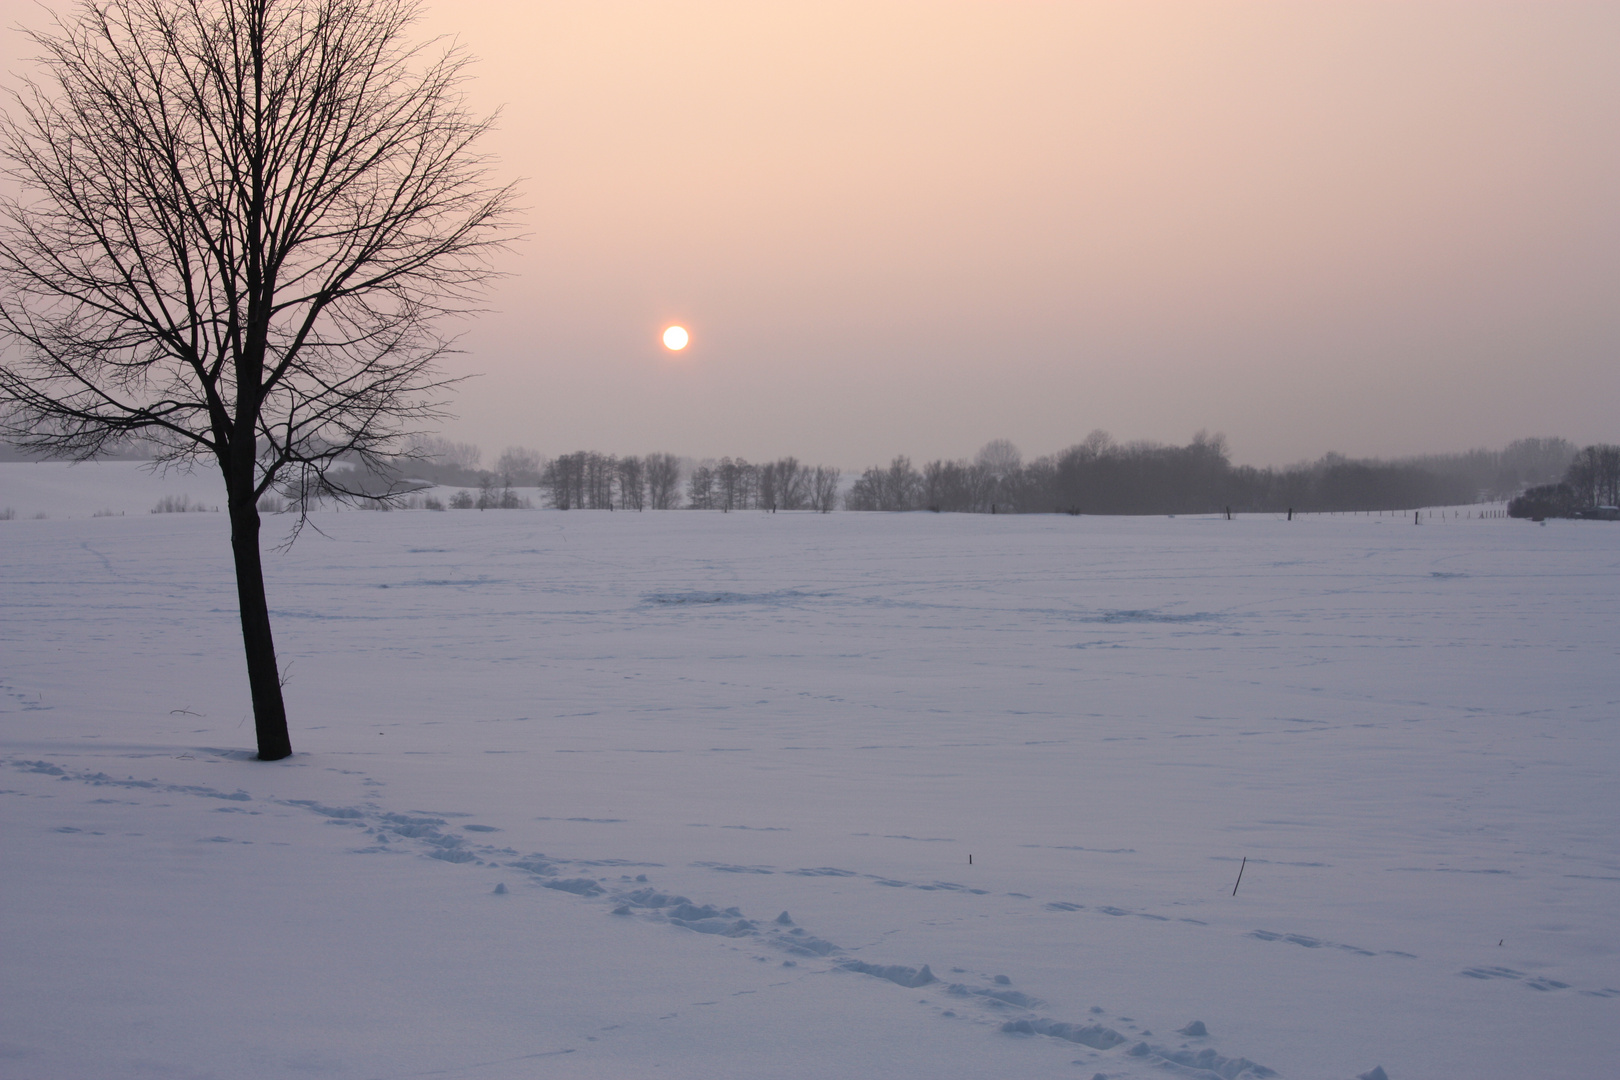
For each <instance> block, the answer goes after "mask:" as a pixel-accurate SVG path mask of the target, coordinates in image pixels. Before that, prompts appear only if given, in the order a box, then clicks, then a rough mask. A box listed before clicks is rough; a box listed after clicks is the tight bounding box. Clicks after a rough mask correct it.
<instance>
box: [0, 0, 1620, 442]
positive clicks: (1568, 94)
mask: <svg viewBox="0 0 1620 1080" xmlns="http://www.w3.org/2000/svg"><path fill="white" fill-rule="evenodd" d="M9 7H10V12H9V14H10V20H8V21H17V20H21V21H23V22H26V23H32V22H34V21H35V20H36V19H37V16H36V15H34V14H33V13H32V12H31V10H30V9H28V8H27V7H25V6H24V5H22V4H12V5H9ZM421 30H422V32H423V34H424V35H427V34H432V33H444V34H453V35H455V36H456V37H457V38H459V40H460V41H461V42H462V43H463V44H464V45H465V46H466V47H467V48H468V49H469V50H470V51H471V52H473V53H474V54H475V55H476V56H478V57H479V59H480V62H479V63H478V64H477V66H476V67H475V69H474V73H475V81H474V83H473V84H472V85H471V86H470V87H469V93H470V95H471V97H472V99H473V100H474V102H475V103H476V104H477V105H478V107H480V108H493V107H495V106H501V107H502V109H503V113H502V120H501V124H500V130H499V131H498V133H497V134H496V135H495V136H494V137H493V138H492V139H491V140H490V143H489V149H490V150H492V151H493V152H494V153H496V154H497V155H498V156H499V158H500V165H499V169H500V175H501V176H502V177H503V178H509V177H523V178H524V180H523V190H524V199H523V201H524V203H525V205H526V207H527V210H526V216H525V220H524V223H523V230H524V231H525V232H526V233H527V238H526V239H525V240H524V241H523V242H521V243H519V244H518V245H516V246H515V247H514V249H513V251H512V253H511V255H510V256H509V258H507V259H506V261H505V263H504V269H506V270H507V271H508V272H509V273H510V275H511V276H510V277H508V278H507V279H506V280H504V281H503V282H501V283H500V284H499V286H498V287H497V289H496V290H495V292H494V293H493V294H492V296H491V298H490V304H491V307H492V308H493V310H492V311H491V312H490V313H489V314H487V315H484V316H482V317H480V318H479V319H477V320H476V321H474V322H472V323H469V324H468V325H467V328H466V329H467V333H466V336H465V338H464V339H463V344H464V347H465V348H466V349H467V354H466V355H465V356H463V357H460V358H458V359H457V361H456V362H455V365H454V366H455V369H456V370H457V371H458V372H469V373H470V372H479V373H482V375H481V377H480V378H478V379H476V380H474V381H471V382H469V383H467V384H466V385H465V386H464V387H463V388H462V389H461V391H460V392H459V393H458V395H457V398H456V401H455V404H454V409H455V411H456V412H457V413H458V414H459V417H458V419H457V420H455V421H453V422H451V424H450V425H449V426H448V427H447V429H446V434H449V435H451V436H452V437H454V438H457V439H464V440H469V441H476V442H478V443H480V444H481V445H483V447H484V448H485V452H486V456H487V457H491V458H492V457H493V456H494V454H495V453H498V452H499V450H500V448H501V447H502V446H505V445H509V444H524V445H529V446H533V447H536V448H538V449H540V450H542V451H543V452H545V453H547V454H556V453H561V452H565V451H570V450H574V449H598V450H602V451H606V452H616V453H645V452H648V451H653V450H668V451H673V452H675V453H680V454H690V455H694V456H700V457H701V456H710V455H721V454H734V455H737V454H740V455H743V456H745V457H748V458H751V459H759V458H768V457H775V456H779V455H783V454H794V455H797V456H798V457H800V458H801V459H806V460H810V461H817V462H827V463H829V464H837V465H841V466H843V467H845V468H854V467H862V466H864V465H867V464H871V463H874V462H878V461H886V460H887V459H888V458H889V457H891V456H893V455H894V454H896V453H907V454H910V455H911V456H912V457H913V458H916V459H927V458H933V457H938V456H945V457H957V456H967V455H971V454H972V453H973V452H974V451H975V450H976V449H977V448H978V447H979V446H980V445H982V444H983V443H984V442H986V441H987V440H989V439H992V438H997V437H1005V438H1010V439H1012V440H1013V441H1014V442H1016V443H1017V444H1018V445H1019V446H1020V447H1021V448H1022V449H1023V450H1024V452H1025V454H1026V456H1033V455H1036V454H1040V453H1046V452H1051V451H1054V450H1057V449H1060V448H1062V447H1064V446H1066V445H1069V444H1071V443H1073V442H1076V441H1078V440H1080V439H1081V438H1083V437H1084V436H1085V434H1086V433H1087V432H1088V431H1090V430H1092V429H1093V428H1099V427H1101V428H1106V429H1107V430H1109V431H1111V432H1112V433H1113V434H1114V435H1115V436H1116V437H1117V438H1121V439H1133V438H1150V439H1156V440H1163V441H1175V442H1184V441H1186V440H1187V439H1188V438H1189V437H1190V436H1191V435H1192V434H1193V433H1194V432H1195V431H1197V430H1198V429H1200V428H1208V429H1209V430H1211V431H1223V432H1225V433H1226V434H1227V435H1228V437H1229V439H1230V442H1231V445H1232V448H1233V452H1234V457H1235V459H1236V460H1238V461H1242V462H1249V463H1256V464H1282V463H1286V462H1290V461H1294V460H1298V459H1302V458H1314V457H1316V456H1318V455H1320V454H1322V453H1323V452H1325V451H1328V450H1338V451H1341V452H1344V453H1348V454H1352V455H1384V456H1390V455H1396V454H1405V453H1414V452H1424V451H1434V450H1451V449H1463V448H1467V447H1471V446H1478V445H1491V446H1495V445H1501V444H1502V443H1505V442H1507V441H1508V440H1511V439H1513V438H1518V437H1521V436H1525V435H1539V434H1562V435H1565V436H1567V437H1569V438H1571V439H1574V440H1577V441H1580V442H1588V441H1596V440H1607V441H1616V440H1620V420H1617V413H1620V409H1617V406H1620V198H1617V195H1616V193H1617V192H1620V135H1617V133H1620V63H1617V62H1616V57H1620V5H1617V4H1613V3H1592V4H1562V3H1558V4H1555V3H1518V4H1502V3H1479V2H1468V3H1446V4H1440V3H1424V2H1401V3H1393V2H1392V3H1323V2H1310V3H1307V2H1303V0H1302V2H1299V3H1241V4H1239V3H1215V2H1208V0H1199V2H1192V3H1153V2H1143V0H1128V2H1119V3H1061V4H1060V3H991V2H981V3H951V2H927V3H887V2H882V0H861V2H859V3H848V4H844V3H836V2H828V0H816V2H814V3H803V4H790V3H776V2H772V3H759V2H738V0H720V2H714V3H677V2H656V3H615V2H610V0H589V2H569V3H545V2H522V3H516V2H485V0H464V2H459V3H449V2H445V0H433V2H432V3H430V5H429V7H428V9H427V18H426V19H425V21H424V23H423V25H422V27H421ZM9 36H10V37H11V38H12V40H11V41H9V42H8V43H7V46H6V54H7V56H8V57H11V56H15V55H16V54H17V53H18V52H19V43H18V42H17V41H16V40H15V35H9ZM672 321H676V322H681V323H683V324H685V325H686V326H688V327H689V328H690V329H691V330H692V335H693V338H692V345H691V347H690V348H689V349H688V350H687V352H686V353H685V354H683V356H682V358H681V359H679V360H678V361H677V360H672V359H671V358H670V355H669V354H668V353H666V352H665V351H664V350H663V349H662V348H661V346H660V344H659V340H658V336H659V333H660V331H661V330H662V328H663V327H664V326H665V325H667V324H668V323H669V322H672Z"/></svg>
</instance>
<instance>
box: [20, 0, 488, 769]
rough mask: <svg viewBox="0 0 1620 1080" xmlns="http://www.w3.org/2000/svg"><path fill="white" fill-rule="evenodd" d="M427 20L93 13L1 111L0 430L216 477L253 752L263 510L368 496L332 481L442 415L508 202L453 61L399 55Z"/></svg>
mask: <svg viewBox="0 0 1620 1080" xmlns="http://www.w3.org/2000/svg"><path fill="white" fill-rule="evenodd" d="M415 17H416V7H415V6H414V4H412V3H410V2H409V0H86V2H85V3H83V4H81V5H80V6H79V8H78V9H77V12H76V14H75V15H74V16H73V17H71V18H60V17H59V18H58V19H57V20H56V21H55V24H54V26H52V27H51V28H50V29H48V30H45V31H41V32H36V33H34V34H32V35H31V37H32V41H33V43H34V45H35V46H37V47H38V49H39V50H40V52H41V55H40V57H39V60H38V63H39V65H40V68H39V70H40V74H39V76H38V77H37V78H36V79H32V80H28V81H25V82H24V84H23V87H22V89H21V91H20V92H19V93H17V94H15V95H14V96H13V103H12V104H13V108H12V109H11V111H10V112H9V113H8V114H7V115H6V116H4V117H3V118H0V154H3V156H4V158H5V159H6V166H7V167H6V174H7V176H8V177H9V178H10V179H11V180H13V181H14V182H16V183H17V184H18V185H19V186H20V189H21V193H22V197H21V198H20V199H18V198H8V199H5V200H4V201H0V218H3V223H0V334H4V336H5V337H6V338H8V339H9V341H8V344H9V346H10V348H9V349H8V350H7V352H6V355H5V358H4V360H3V361H0V410H3V411H0V434H3V435H4V436H5V437H6V438H8V439H11V440H12V441H14V442H17V443H19V444H21V445H23V446H26V447H29V448H31V449H34V450H36V451H46V452H49V453H53V454H57V455H62V456H71V457H76V458H81V459H83V458H90V457H94V456H96V455H97V454H99V453H101V452H104V451H106V450H107V449H109V448H110V447H113V446H116V445H117V444H118V443H119V442H120V441H122V440H126V439H128V438H130V437H132V436H135V437H144V438H146V439H149V440H152V441H153V442H154V444H155V445H156V446H157V447H158V448H159V452H160V454H161V457H162V459H163V460H166V461H170V462H189V461H196V460H202V461H209V462H212V463H213V464H215V465H216V466H217V467H218V468H219V469H220V471H221V472H222V473H223V475H224V479H225V487H226V491H227V495H228V501H229V507H230V523H231V548H232V551H233V553H234V556H235V565H236V581H237V596H238V601H239V604H240V610H241V620H242V635H243V644H244V648H245V651H246V655H247V668H248V681H249V685H250V689H251V691H252V696H253V710H254V719H255V726H256V728H257V734H258V747H259V756H260V757H261V758H263V759H267V760H273V759H276V758H281V757H286V756H287V755H288V754H290V753H291V752H292V747H291V742H290V739H289V736H288V732H287V718H286V710H285V707H284V705H283V702H282V695H281V686H280V679H279V675H278V670H277V666H276V657H275V647H274V643H273V640H272V638H271V633H270V616H269V609H268V606H267V603H266V599H265V592H264V578H263V571H262V566H261V562H260V553H259V514H258V509H257V502H258V500H259V498H260V496H262V495H264V494H266V493H268V492H270V491H271V490H272V489H273V488H279V489H280V490H281V491H282V492H284V493H286V492H290V493H292V494H293V495H295V496H296V497H297V498H298V499H299V504H300V506H301V508H302V509H304V510H305V511H307V508H308V500H309V499H310V498H311V497H312V496H318V495H326V494H333V495H337V496H339V497H343V496H349V497H355V498H365V497H373V498H374V497H377V496H378V494H379V493H377V492H369V493H368V492H365V491H361V490H350V489H349V487H348V486H347V485H346V484H345V482H344V480H343V475H344V473H343V471H342V470H335V469H334V468H333V467H334V466H335V465H336V464H337V463H338V462H339V461H356V460H358V461H359V463H360V464H362V465H366V466H372V465H381V463H382V459H383V457H384V456H386V455H387V454H389V453H391V452H393V451H395V450H396V449H397V447H398V446H399V444H400V443H401V441H402V440H403V439H405V438H407V437H408V436H411V435H413V434H418V433H419V430H418V429H419V428H421V427H422V426H423V423H424V422H425V421H428V420H431V419H433V418H434V417H435V416H436V415H437V408H438V403H439V401H440V398H441V391H442V388H443V387H444V385H445V380H444V378H443V377H442V376H441V375H440V374H439V373H438V371H437V368H436V361H437V360H438V359H439V358H440V357H441V356H443V354H444V353H445V352H446V351H447V349H448V348H449V343H448V342H447V341H446V339H444V338H442V337H440V336H438V335H437V334H435V333H434V331H433V328H432V324H433V322H434V321H435V319H436V317H438V316H440V315H443V314H446V313H448V312H453V311H465V310H466V309H467V307H468V305H469V303H470V302H471V300H472V297H473V295H474V293H475V292H476V291H477V287H478V286H479V285H480V284H482V283H483V282H484V281H485V280H486V279H487V278H488V277H489V274H490V268H489V264H488V261H487V257H488V256H489V254H490V253H491V251H492V249H493V248H494V247H495V246H497V245H499V244H500V243H501V242H502V239H503V237H504V235H505V227H506V223H507V221H508V220H509V217H510V214H511V210H512V198H513V193H512V191H511V189H510V188H501V187H494V186H492V185H491V183H490V181H489V179H488V163H487V161H486V159H485V158H483V157H481V156H480V155H479V154H478V153H477V152H476V151H475V149H474V143H475V141H476V140H477V138H478V136H479V135H481V134H482V133H483V132H484V131H485V130H486V128H487V127H488V123H489V121H488V120H487V119H481V118H478V117H475V116H473V115H471V114H470V113H469V112H468V110H467V108H466V106H465V104H464V102H463V100H462V96H461V92H460V87H461V83H462V81H463V79H464V77H465V65H466V58H465V56H463V55H462V54H460V53H458V52H457V51H455V50H454V49H450V50H447V51H444V52H442V53H438V54H435V55H429V53H428V52H426V51H425V50H424V49H423V48H422V47H420V46H412V45H410V44H409V43H407V42H406V40H405V32H406V30H407V28H408V27H409V25H410V23H411V22H412V21H413V20H414V18H415ZM363 471H364V470H361V471H360V472H363ZM375 471H379V472H380V471H381V470H380V469H377V470H375ZM382 494H383V495H386V494H387V493H386V492H384V493H382ZM301 520H302V518H300V521H301Z"/></svg>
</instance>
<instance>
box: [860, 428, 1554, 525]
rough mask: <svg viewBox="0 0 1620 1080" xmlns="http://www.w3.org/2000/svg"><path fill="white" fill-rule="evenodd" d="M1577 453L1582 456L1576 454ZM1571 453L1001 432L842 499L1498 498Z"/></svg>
mask: <svg viewBox="0 0 1620 1080" xmlns="http://www.w3.org/2000/svg"><path fill="white" fill-rule="evenodd" d="M1583 453H1585V452H1584V451H1583ZM1574 457H1575V449H1574V447H1573V445H1571V444H1570V443H1568V442H1567V441H1565V440H1563V439H1521V440H1519V441H1518V442H1515V443H1513V444H1511V445H1509V446H1508V447H1507V448H1505V449H1503V450H1500V451H1486V450H1476V451H1471V452H1469V453H1467V454H1456V455H1431V456H1428V457H1424V458H1415V459H1407V460H1403V461H1394V462H1384V461H1369V460H1363V461H1355V460H1351V459H1349V458H1346V457H1344V456H1343V455H1340V454H1327V455H1325V456H1324V457H1322V458H1321V459H1320V460H1318V461H1316V462H1312V463H1308V464H1301V465H1295V466H1291V467H1289V468H1284V469H1272V468H1266V469H1258V468H1254V467H1252V466H1234V465H1233V464H1232V463H1231V462H1230V460H1229V457H1228V450H1227V446H1226V440H1225V438H1224V437H1223V436H1220V435H1213V436H1212V435H1208V434H1206V433H1203V432H1200V433H1199V434H1198V435H1196V436H1194V437H1193V439H1192V441H1191V442H1190V443H1188V444H1187V445H1186V446H1166V445H1162V444H1159V443H1151V442H1132V443H1116V442H1115V441H1114V440H1113V438H1112V437H1111V436H1109V435H1108V433H1107V432H1103V431H1094V432H1092V433H1091V434H1090V435H1089V436H1087V437H1086V439H1085V440H1084V441H1083V442H1080V443H1077V444H1076V445H1074V446H1071V447H1069V448H1068V449H1066V450H1063V451H1061V452H1059V453H1056V454H1051V455H1048V456H1046V457H1042V458H1038V459H1036V460H1034V461H1031V462H1029V463H1027V464H1025V463H1023V462H1022V461H1021V459H1020V456H1019V454H1018V450H1017V448H1016V447H1014V446H1013V445H1012V444H1011V443H1010V442H1007V441H1006V440H996V441H995V442H992V443H990V444H988V445H987V446H985V447H984V449H983V450H981V451H980V452H979V453H978V455H977V456H976V457H975V458H974V459H973V460H971V461H968V460H960V461H945V460H938V461H932V462H929V463H927V464H925V465H924V466H922V468H920V469H918V468H915V467H914V466H913V465H912V463H911V460H910V459H909V458H907V457H904V456H901V457H896V458H895V459H894V460H893V461H891V462H890V463H889V464H888V465H887V466H874V467H872V468H869V469H867V470H866V471H865V472H863V473H862V474H861V475H860V476H859V477H858V478H857V479H856V481H855V483H854V484H853V485H852V486H851V487H850V490H849V491H848V493H847V494H846V495H845V497H844V505H845V507H846V508H847V509H850V510H933V511H936V512H956V513H1070V514H1081V513H1084V514H1194V513H1218V512H1221V511H1224V510H1228V509H1229V510H1231V511H1233V512H1250V513H1253V512H1276V513H1280V512H1285V511H1287V510H1289V509H1293V510H1298V511H1301V512H1324V511H1354V510H1404V509H1413V508H1415V507H1420V506H1436V505H1447V504H1458V503H1472V502H1476V501H1479V500H1482V499H1484V500H1490V499H1497V498H1504V497H1506V496H1508V495H1512V494H1514V493H1515V492H1517V491H1520V490H1522V489H1523V487H1524V485H1525V484H1526V483H1534V482H1536V481H1539V480H1542V479H1545V478H1547V477H1549V476H1557V475H1558V474H1559V473H1560V472H1562V471H1563V470H1564V469H1566V467H1568V465H1569V462H1570V461H1571V459H1572V458H1574Z"/></svg>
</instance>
